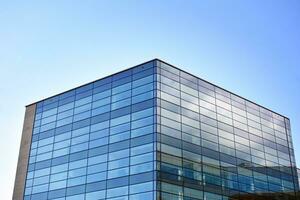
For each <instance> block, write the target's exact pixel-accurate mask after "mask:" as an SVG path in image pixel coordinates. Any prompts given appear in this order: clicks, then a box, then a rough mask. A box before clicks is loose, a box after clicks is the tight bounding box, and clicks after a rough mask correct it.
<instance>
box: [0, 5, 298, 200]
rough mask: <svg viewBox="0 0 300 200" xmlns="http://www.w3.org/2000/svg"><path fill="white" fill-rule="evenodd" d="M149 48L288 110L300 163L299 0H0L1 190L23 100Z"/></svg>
mask: <svg viewBox="0 0 300 200" xmlns="http://www.w3.org/2000/svg"><path fill="white" fill-rule="evenodd" d="M153 58H160V59H162V60H165V61H166V62H169V63H171V64H173V65H175V66H178V67H180V68H182V69H184V70H186V71H188V72H191V73H193V74H196V75H198V76H199V77H201V78H204V79H206V80H208V81H210V82H212V83H215V84H217V85H219V86H221V87H224V88H226V89H228V90H230V91H232V92H235V93H237V94H239V95H241V96H243V97H246V98H248V99H250V100H252V101H254V102H257V103H258V104H261V105H263V106H266V107H268V108H270V109H272V110H274V111H276V112H279V113H282V114H283V115H286V116H288V117H289V118H290V120H291V124H292V133H293V140H294V146H295V153H296V159H297V162H298V166H300V1H299V0H263V1H262V0H239V1H238V0H226V1H223V0H218V1H216V0H206V1H204V0H195V1H183V0H182V1H176V0H173V1H171V0H164V1H146V0H144V1H143V0H136V1H133V0H132V1H116V0H115V1H112V0H109V1H101V0H98V1H96V0H95V1H89V0H88V1H76V0H72V1H71V0H70V1H61V0H51V1H20V2H16V1H13V0H10V1H2V0H0V131H1V132H0V134H1V140H0V155H1V165H0V177H1V179H0V199H3V200H4V199H11V195H12V190H13V182H14V176H15V171H16V165H17V158H18V150H19V144H20V139H21V131H22V123H23V117H24V111H25V107H24V106H25V105H27V104H29V103H32V102H34V101H37V100H40V99H43V98H46V97H49V96H52V95H54V94H57V93H60V92H63V91H65V90H68V89H71V88H73V87H76V86H79V85H81V84H84V83H87V82H90V81H92V80H95V79H98V78H101V77H103V76H106V75H109V74H111V73H115V72H118V71H119V70H123V69H125V68H128V67H131V66H133V65H136V64H139V63H142V62H144V61H147V60H150V59H153Z"/></svg>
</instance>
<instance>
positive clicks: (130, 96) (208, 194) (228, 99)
mask: <svg viewBox="0 0 300 200" xmlns="http://www.w3.org/2000/svg"><path fill="white" fill-rule="evenodd" d="M298 187H299V184H298V177H297V170H296V164H295V157H294V151H293V144H292V137H291V130H290V123H289V119H288V118H286V117H284V116H282V115H279V114H277V113H274V112H272V111H270V110H268V109H266V108H263V107H261V106H258V105H257V104H255V103H253V102H250V101H248V100H246V99H244V98H242V97H240V96H237V95H235V94H233V93H230V92H228V91H226V90H224V89H221V88H219V87H217V86H215V85H213V84H210V83H208V82H206V81H204V80H202V79H199V78H197V77H195V76H193V75H191V74H188V73H186V72H184V71H182V70H180V69H178V68H176V67H173V66H171V65H169V64H167V63H165V62H163V61H160V60H157V59H155V60H152V61H149V62H147V63H144V64H141V65H139V66H136V67H133V68H130V69H128V70H125V71H122V72H120V73H117V74H115V75H112V76H109V77H106V78H103V79H100V80H98V81H95V82H92V83H90V84H87V85H84V86H81V87H78V88H76V89H73V90H70V91H67V92H65V93H62V94H59V95H56V96H54V97H51V98H48V99H45V100H43V101H40V102H38V103H36V113H35V121H34V129H33V135H32V142H31V150H30V157H29V163H28V172H27V177H26V188H25V191H24V192H25V195H24V199H25V200H44V199H45V200H46V199H52V200H92V199H93V200H94V199H107V200H148V199H149V200H150V199H162V200H197V199H198V200H201V199H204V200H211V199H212V200H227V199H231V200H237V199H278V198H279V199H295V195H296V191H297V190H298Z"/></svg>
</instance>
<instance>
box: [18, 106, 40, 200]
mask: <svg viewBox="0 0 300 200" xmlns="http://www.w3.org/2000/svg"><path fill="white" fill-rule="evenodd" d="M35 110H36V104H31V105H29V106H27V107H26V110H25V117H24V122H23V130H22V136H21V137H22V138H21V143H20V149H19V157H18V164H17V170H16V177H15V183H14V189H13V196H12V200H23V197H24V189H25V183H26V174H27V168H28V159H29V151H30V145H31V138H32V131H33V123H34V116H35Z"/></svg>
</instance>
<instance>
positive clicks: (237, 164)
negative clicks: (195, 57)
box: [157, 62, 298, 200]
mask: <svg viewBox="0 0 300 200" xmlns="http://www.w3.org/2000/svg"><path fill="white" fill-rule="evenodd" d="M158 82H159V84H158V94H157V95H158V99H159V101H158V106H159V109H158V112H157V113H158V116H159V117H158V124H159V125H158V136H157V137H158V141H159V143H158V147H157V149H158V152H159V155H158V157H157V158H158V160H159V164H158V170H159V181H160V184H159V185H158V188H159V189H160V191H161V192H160V194H159V195H160V198H161V199H218V200H219V199H220V200H221V199H246V197H249V196H250V197H251V195H253V194H257V198H256V199H258V197H259V194H261V196H262V199H266V198H275V197H277V198H278V197H279V198H281V199H293V198H294V196H295V188H297V187H298V186H297V185H298V183H296V182H297V181H295V177H296V176H295V158H294V155H293V145H292V142H291V141H292V140H291V135H290V125H289V120H288V119H287V118H284V117H283V116H281V115H278V114H276V113H273V112H271V111H269V110H267V109H264V108H262V107H260V106H258V105H256V104H254V103H251V102H249V101H247V100H245V99H243V98H240V97H239V96H236V95H234V94H232V93H229V92H227V91H225V90H223V89H221V88H219V87H216V86H214V85H212V84H209V83H207V82H205V81H203V80H201V79H199V78H197V77H194V76H192V75H190V74H187V73H185V72H183V71H181V70H179V69H177V68H174V67H172V66H169V65H168V64H166V63H164V62H161V63H160V67H159V68H158ZM252 197H253V196H252Z"/></svg>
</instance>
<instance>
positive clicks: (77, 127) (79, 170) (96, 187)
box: [24, 62, 156, 200]
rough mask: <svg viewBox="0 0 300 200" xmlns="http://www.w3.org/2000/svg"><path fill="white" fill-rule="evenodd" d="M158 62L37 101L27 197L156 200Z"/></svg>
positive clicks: (77, 199) (26, 198) (38, 198)
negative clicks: (156, 80) (156, 86)
mask: <svg viewBox="0 0 300 200" xmlns="http://www.w3.org/2000/svg"><path fill="white" fill-rule="evenodd" d="M154 74H155V71H154V67H153V62H150V63H146V64H145V65H142V66H139V67H136V68H133V69H130V70H127V71H124V72H122V73H119V74H116V75H113V76H110V77H108V78H105V79H101V80H99V81H96V82H93V83H91V84H88V85H85V86H83V87H79V88H77V89H74V90H71V91H69V92H66V93H63V94H61V95H59V96H54V97H52V98H50V99H47V100H44V101H42V102H39V103H37V110H36V115H35V122H34V130H33V138H32V144H31V150H30V159H29V167H28V173H27V179H26V180H27V181H26V188H25V197H24V199H25V200H29V199H31V200H35V199H36V200H43V199H53V200H54V199H55V200H62V199H66V200H75V199H76V200H81V199H86V200H88V199H90V200H94V199H111V200H113V199H114V200H116V199H118V200H126V199H128V198H130V199H153V198H154V192H153V191H154V189H155V182H154V176H155V175H154V170H155V165H154V160H155V159H154V158H155V153H154V152H155V148H156V147H155V145H154V136H155V135H154V130H155V126H154V120H155V118H154V114H155V109H154V105H155V101H154V90H155V84H154V82H155V79H156V78H155V75H154Z"/></svg>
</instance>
